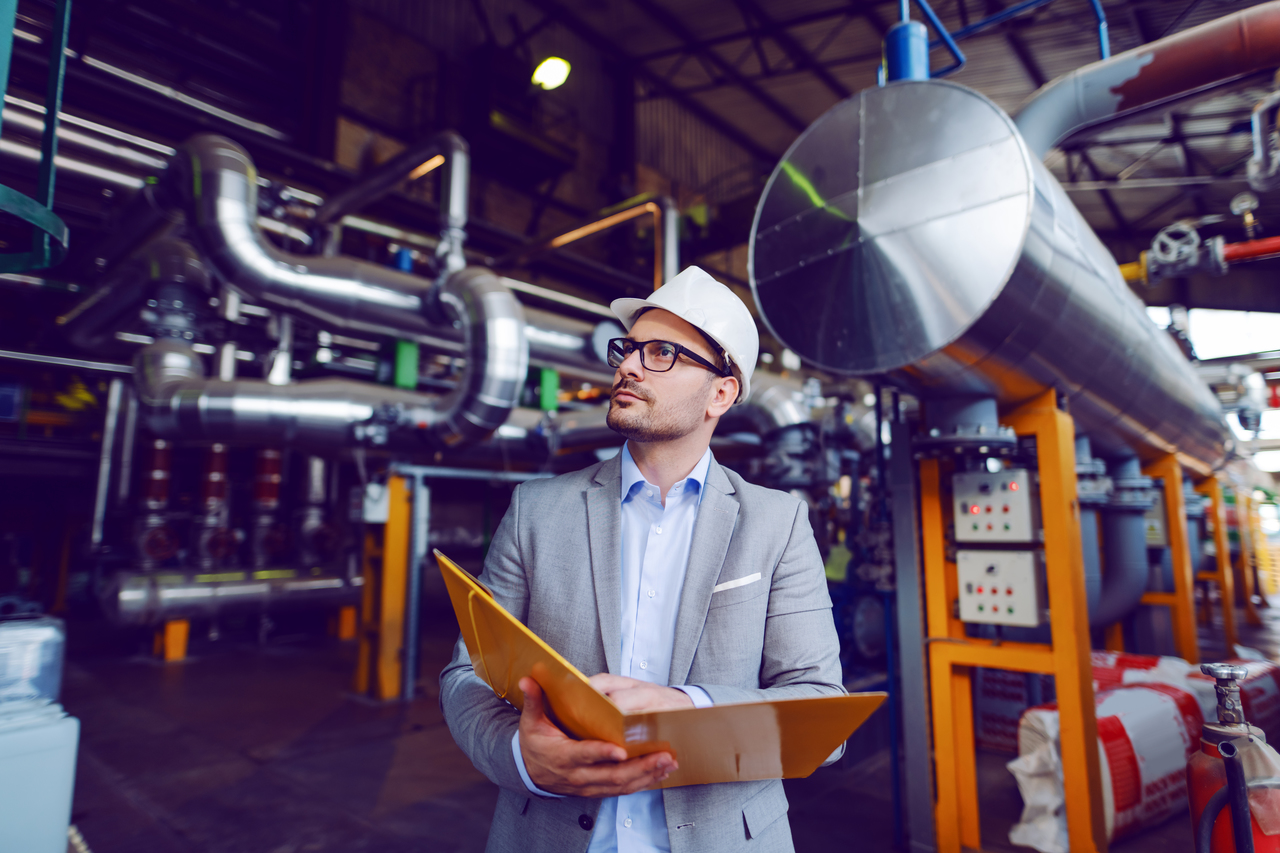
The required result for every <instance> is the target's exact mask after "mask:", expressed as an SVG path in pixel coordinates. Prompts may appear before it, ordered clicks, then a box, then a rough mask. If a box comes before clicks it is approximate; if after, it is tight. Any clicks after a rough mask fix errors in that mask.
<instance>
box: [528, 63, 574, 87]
mask: <svg viewBox="0 0 1280 853" xmlns="http://www.w3.org/2000/svg"><path fill="white" fill-rule="evenodd" d="M569 69H570V65H569V61H568V60H567V59H561V58H560V57H558V56H548V57H547V58H546V59H544V60H542V62H540V63H538V67H537V68H535V69H534V71H533V82H534V83H536V84H537V85H539V86H541V87H542V88H543V89H555V88H558V87H559V86H563V85H564V81H565V80H568V79H569Z"/></svg>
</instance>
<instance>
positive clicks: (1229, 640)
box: [1196, 477, 1240, 657]
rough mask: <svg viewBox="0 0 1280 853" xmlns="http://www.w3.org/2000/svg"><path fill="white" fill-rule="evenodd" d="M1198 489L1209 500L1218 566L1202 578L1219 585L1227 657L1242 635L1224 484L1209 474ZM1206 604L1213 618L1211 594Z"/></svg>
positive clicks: (1215, 558) (1232, 651)
mask: <svg viewBox="0 0 1280 853" xmlns="http://www.w3.org/2000/svg"><path fill="white" fill-rule="evenodd" d="M1196 491H1198V492H1199V493H1200V494H1202V495H1204V496H1205V497H1207V498H1208V499H1209V516H1208V517H1209V518H1210V519H1212V521H1213V549H1214V551H1215V557H1214V564H1215V565H1216V566H1217V570H1216V571H1214V572H1205V573H1202V574H1201V578H1202V579H1205V580H1211V581H1213V582H1214V583H1216V584H1217V585H1218V597H1219V599H1221V601H1222V633H1223V640H1224V641H1225V642H1226V645H1227V656H1228V657H1230V656H1231V655H1232V654H1233V653H1234V649H1235V646H1236V643H1238V642H1240V636H1239V633H1238V632H1237V631H1236V592H1235V578H1234V577H1233V575H1232V571H1231V544H1230V542H1228V540H1227V504H1226V501H1225V500H1223V497H1222V483H1221V481H1219V480H1218V478H1217V477H1209V478H1208V479H1206V480H1205V481H1204V482H1203V483H1201V484H1200V485H1198V486H1196ZM1237 509H1238V508H1237ZM1206 575H1207V577H1206ZM1205 607H1206V609H1207V610H1208V611H1209V615H1210V620H1212V618H1213V615H1212V605H1211V604H1210V603H1209V596H1208V594H1206V595H1205Z"/></svg>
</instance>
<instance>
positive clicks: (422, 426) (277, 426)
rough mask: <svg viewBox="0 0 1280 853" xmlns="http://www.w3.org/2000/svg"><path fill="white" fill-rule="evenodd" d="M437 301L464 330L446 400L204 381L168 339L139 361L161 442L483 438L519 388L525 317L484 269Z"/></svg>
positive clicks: (143, 393) (452, 281)
mask: <svg viewBox="0 0 1280 853" xmlns="http://www.w3.org/2000/svg"><path fill="white" fill-rule="evenodd" d="M440 301H441V304H442V306H443V309H444V311H445V312H446V313H447V314H448V315H449V317H450V318H451V319H452V320H454V321H455V322H456V323H457V324H458V326H459V327H460V328H461V329H462V331H463V334H464V338H465V341H466V347H465V355H466V358H467V366H466V368H465V370H464V373H463V377H462V379H461V381H459V382H458V384H457V385H456V386H455V387H454V388H453V390H451V391H450V392H449V393H448V394H446V395H444V396H443V397H434V396H431V395H426V394H419V393H416V392H413V391H404V390H400V389H396V388H387V387H384V386H380V385H373V384H370V383H365V382H356V381H352V380H345V379H313V380H307V381H303V382H298V383H295V384H292V385H273V384H271V383H270V382H266V381H258V380H241V379H237V380H231V381H227V380H221V379H208V378H205V375H204V367H203V364H202V362H201V361H200V357H199V356H198V355H197V354H196V353H195V351H194V350H192V349H191V347H190V346H189V345H187V344H185V343H183V342H180V341H176V340H172V339H167V340H160V341H157V342H156V343H154V344H151V345H150V346H148V347H146V348H145V349H144V350H142V351H141V352H140V353H139V354H138V356H137V358H136V360H135V375H136V376H137V377H138V386H139V396H140V398H141V400H142V402H143V404H144V405H145V406H146V407H147V419H148V424H149V426H150V428H151V429H152V431H153V432H155V433H156V434H157V435H160V436H164V437H178V436H181V437H184V438H203V439H216V440H235V441H246V442H253V443H260V444H272V443H279V442H290V443H295V444H299V445H304V446H315V447H331V446H342V445H350V444H358V443H366V444H375V445H382V444H388V443H394V444H397V445H401V446H403V445H404V444H406V443H407V442H406V436H409V435H412V434H414V433H417V434H419V435H421V436H422V437H424V438H426V439H428V440H429V442H430V443H431V444H433V445H435V446H438V447H457V446H460V445H463V444H468V443H472V442H475V441H478V440H480V439H483V438H485V437H487V436H488V435H489V434H490V433H491V432H492V431H493V430H495V429H497V428H498V427H499V426H501V425H502V423H503V422H504V421H505V420H506V418H507V414H508V413H509V412H510V411H511V409H512V408H514V407H515V404H516V402H517V400H518V399H519V395H520V390H521V388H522V387H523V383H524V380H525V374H526V372H527V371H528V348H527V344H526V341H525V337H524V330H525V324H524V316H523V311H522V310H521V306H520V303H519V302H517V301H516V299H515V297H514V296H512V294H511V291H509V290H508V289H507V288H506V287H504V286H503V285H502V283H501V279H500V278H499V277H498V276H496V275H494V274H493V273H491V272H489V271H488V270H483V269H479V268H470V269H466V270H463V271H462V272H459V273H454V274H453V275H451V276H449V277H448V279H446V281H445V285H444V289H443V290H442V291H441V293H440Z"/></svg>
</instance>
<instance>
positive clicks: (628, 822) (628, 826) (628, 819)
mask: <svg viewBox="0 0 1280 853" xmlns="http://www.w3.org/2000/svg"><path fill="white" fill-rule="evenodd" d="M622 825H623V826H625V827H626V828H627V829H630V828H631V818H627V819H626V820H624V821H623V822H622Z"/></svg>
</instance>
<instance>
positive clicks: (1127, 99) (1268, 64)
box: [1016, 2, 1280, 160]
mask: <svg viewBox="0 0 1280 853" xmlns="http://www.w3.org/2000/svg"><path fill="white" fill-rule="evenodd" d="M1277 65H1280V2H1272V3H1263V4H1261V5H1258V6H1253V7H1251V8H1249V9H1243V10H1241V11H1239V12H1236V13H1235V14H1232V15H1225V16H1223V17H1221V18H1217V19H1215V20H1213V21H1209V22H1208V23H1206V24H1201V25H1200V26H1198V27H1192V28H1191V29H1189V30H1185V31H1183V32H1181V33H1178V34H1177V35H1172V36H1169V37H1168V38H1163V39H1160V40H1158V41H1153V42H1150V43H1149V44H1144V45H1142V46H1141V47H1136V48H1134V49H1133V50H1129V51H1125V52H1124V53H1120V54H1117V55H1115V56H1113V57H1111V58H1110V59H1104V60H1101V61H1099V62H1094V63H1092V64H1090V65H1086V66H1084V67H1082V68H1077V69H1076V70H1075V71H1072V72H1071V73H1069V74H1065V75H1063V76H1062V77H1059V78H1058V79H1056V80H1053V81H1051V82H1050V83H1048V84H1047V85H1045V86H1042V87H1041V88H1040V89H1039V91H1037V92H1036V93H1035V94H1033V95H1032V96H1031V97H1030V99H1028V100H1027V102H1026V103H1025V104H1023V106H1022V108H1021V109H1020V110H1019V111H1018V114H1017V119H1016V121H1017V125H1018V130H1020V131H1021V132H1022V136H1023V138H1024V139H1025V140H1026V142H1027V146H1028V147H1029V148H1030V149H1031V153H1032V155H1033V156H1034V157H1035V158H1036V159H1037V160H1039V159H1041V158H1043V157H1044V155H1045V154H1047V153H1048V151H1049V149H1050V148H1052V147H1053V146H1054V145H1057V144H1058V143H1059V142H1061V141H1062V140H1064V139H1066V138H1067V137H1068V136H1070V135H1072V134H1073V133H1076V132H1078V131H1080V130H1082V129H1084V128H1086V127H1088V126H1089V125H1092V124H1096V123H1098V122H1100V121H1105V120H1107V119H1110V118H1114V117H1115V116H1117V115H1120V114H1122V113H1126V112H1129V111H1131V110H1135V109H1140V108H1142V107H1146V106H1150V105H1152V104H1155V103H1158V102H1160V101H1163V100H1166V99H1169V98H1173V97H1176V96H1179V95H1183V94H1186V93H1189V92H1191V91H1193V90H1196V89H1201V88H1203V87H1205V86H1211V85H1213V84H1215V83H1219V82H1222V81H1225V80H1230V79H1232V78H1235V77H1239V76H1241V75H1245V74H1250V73H1253V72H1256V71H1263V70H1270V69H1272V68H1275V67H1276V66H1277Z"/></svg>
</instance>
